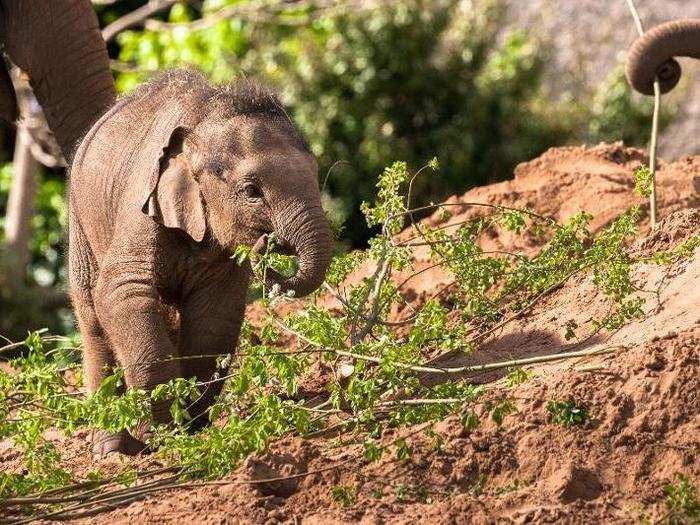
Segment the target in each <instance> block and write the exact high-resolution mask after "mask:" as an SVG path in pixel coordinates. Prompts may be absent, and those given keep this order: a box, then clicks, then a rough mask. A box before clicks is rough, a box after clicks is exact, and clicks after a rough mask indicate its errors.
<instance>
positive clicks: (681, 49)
mask: <svg viewBox="0 0 700 525" xmlns="http://www.w3.org/2000/svg"><path fill="white" fill-rule="evenodd" d="M673 57H692V58H700V19H685V20H673V21H671V22H666V23H664V24H661V25H658V26H656V27H654V28H652V29H650V30H649V31H647V32H646V33H644V35H642V36H640V37H639V38H638V39H637V40H636V41H635V42H634V44H632V46H631V47H630V50H629V54H628V58H627V65H626V67H625V74H626V75H627V81H628V82H629V84H630V85H631V86H632V87H633V88H634V89H635V90H637V91H639V92H640V93H643V94H644V95H653V94H654V80H655V79H656V78H658V79H659V86H660V88H661V92H662V93H668V92H669V91H671V90H672V89H673V88H674V87H675V86H676V84H678V81H679V80H680V78H681V66H680V64H678V62H677V61H676V60H674V58H673Z"/></svg>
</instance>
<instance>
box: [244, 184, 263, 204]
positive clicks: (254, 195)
mask: <svg viewBox="0 0 700 525" xmlns="http://www.w3.org/2000/svg"><path fill="white" fill-rule="evenodd" d="M243 193H244V194H245V196H246V197H247V198H248V199H251V200H258V199H262V196H263V195H262V190H260V188H259V187H258V186H257V185H255V184H253V183H252V182H249V183H247V184H246V185H245V186H243Z"/></svg>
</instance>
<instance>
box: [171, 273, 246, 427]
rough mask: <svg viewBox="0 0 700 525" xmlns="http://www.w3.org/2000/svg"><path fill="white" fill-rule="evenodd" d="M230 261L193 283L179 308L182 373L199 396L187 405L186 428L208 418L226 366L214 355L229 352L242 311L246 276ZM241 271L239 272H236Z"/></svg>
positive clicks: (219, 355)
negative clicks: (194, 380)
mask: <svg viewBox="0 0 700 525" xmlns="http://www.w3.org/2000/svg"><path fill="white" fill-rule="evenodd" d="M238 272H240V270H238V269H237V268H236V267H235V266H233V265H232V264H231V263H230V262H227V263H226V264H224V265H221V266H220V267H217V268H213V269H212V271H211V272H210V273H209V272H207V275H205V276H202V278H201V281H200V282H199V283H197V284H196V285H195V287H194V288H193V290H194V291H193V292H192V293H190V294H189V295H188V296H187V297H186V298H185V301H184V302H183V304H182V306H181V308H180V349H179V354H180V356H181V358H182V362H181V366H182V374H183V376H184V377H186V378H189V377H196V378H197V381H198V382H199V383H204V384H203V385H202V386H200V394H201V396H200V397H199V398H198V399H197V400H196V401H195V402H193V403H192V404H191V406H189V407H188V412H189V414H190V415H191V416H192V421H191V422H190V429H192V430H197V429H200V428H202V427H203V426H205V425H206V424H207V423H208V421H209V413H208V409H209V408H210V407H211V406H212V404H213V403H214V400H215V399H216V397H217V396H218V395H219V394H220V393H221V389H222V387H223V384H224V382H223V380H217V379H216V376H215V373H216V372H218V373H219V376H224V375H226V371H227V368H224V369H217V358H220V357H222V356H225V355H226V354H230V353H233V352H234V351H235V349H236V343H237V341H238V334H239V332H240V329H241V323H242V321H243V315H244V312H245V299H246V292H247V288H248V278H247V276H245V275H238ZM240 273H241V274H242V273H243V272H240Z"/></svg>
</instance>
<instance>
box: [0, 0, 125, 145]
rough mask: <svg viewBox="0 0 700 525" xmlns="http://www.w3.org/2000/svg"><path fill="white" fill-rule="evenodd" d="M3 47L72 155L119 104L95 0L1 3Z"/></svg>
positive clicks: (26, 0)
mask: <svg viewBox="0 0 700 525" xmlns="http://www.w3.org/2000/svg"><path fill="white" fill-rule="evenodd" d="M0 34H1V35H2V40H3V44H4V50H5V52H6V53H7V54H8V55H9V57H10V59H11V60H12V62H14V63H15V64H16V65H17V66H19V68H20V69H22V70H23V71H24V72H25V73H27V74H28V75H29V82H30V84H31V86H32V89H33V90H34V93H35V94H36V97H37V99H38V100H39V103H40V104H41V107H42V108H43V110H44V114H45V115H46V120H47V121H48V124H49V127H50V128H51V131H53V133H54V134H55V135H56V139H57V141H58V143H59V145H60V146H61V150H62V151H63V155H64V156H65V157H66V158H67V159H68V158H69V157H70V155H71V153H72V152H73V149H74V147H75V145H76V144H77V142H78V141H79V140H80V138H81V137H83V136H84V135H85V133H87V131H88V130H89V129H90V126H91V125H92V124H93V123H94V122H95V121H96V120H97V119H98V118H99V117H100V116H101V115H102V114H103V113H104V112H105V111H106V110H107V109H108V108H109V107H110V106H111V105H112V104H113V103H114V100H115V98H116V90H115V86H114V80H113V78H112V73H111V71H110V66H109V56H108V55H107V46H106V44H105V41H104V40H103V38H102V35H101V34H100V27H99V23H98V20H97V16H96V15H95V11H94V8H93V7H92V4H91V2H90V0H19V1H18V0H10V1H3V2H0Z"/></svg>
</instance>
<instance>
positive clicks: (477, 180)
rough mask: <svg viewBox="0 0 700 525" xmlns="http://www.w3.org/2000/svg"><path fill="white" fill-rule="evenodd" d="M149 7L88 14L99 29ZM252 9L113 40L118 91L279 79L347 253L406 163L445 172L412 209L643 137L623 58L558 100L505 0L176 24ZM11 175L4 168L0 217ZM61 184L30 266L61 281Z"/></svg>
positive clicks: (222, 0)
mask: <svg viewBox="0 0 700 525" xmlns="http://www.w3.org/2000/svg"><path fill="white" fill-rule="evenodd" d="M143 3H144V2H142V1H138V0H122V1H118V2H115V3H112V4H109V5H96V6H95V8H96V10H97V13H98V16H99V18H100V23H101V24H102V25H103V26H106V25H107V24H109V23H110V22H113V21H114V20H116V19H118V18H119V17H121V16H123V15H124V14H126V13H129V12H131V11H133V10H134V9H135V8H137V7H139V6H141V5H143ZM248 3H250V1H249V0H204V1H203V2H201V3H199V2H193V3H192V5H198V6H199V7H197V8H195V7H192V5H190V4H189V3H187V4H185V3H182V4H175V5H174V6H173V7H171V8H170V9H168V10H166V11H164V12H163V13H162V15H160V16H159V18H160V19H161V20H162V22H161V23H160V25H159V27H153V24H151V25H149V26H148V27H147V28H138V29H135V30H130V31H124V32H122V33H121V34H119V35H118V36H117V38H116V40H115V41H112V42H111V43H110V45H109V51H110V55H111V56H112V57H113V58H114V59H115V77H116V82H117V86H118V89H119V91H120V92H121V93H125V92H128V91H129V90H131V89H133V88H134V87H135V86H136V85H137V84H138V83H140V82H142V81H144V80H146V79H147V78H149V77H150V76H152V75H153V74H155V73H157V72H158V71H160V70H163V69H165V68H168V67H175V66H178V67H179V66H186V67H196V68H200V69H202V70H203V71H204V72H205V73H206V74H207V75H208V76H209V77H210V78H211V79H212V81H214V82H228V81H232V80H235V79H236V78H240V77H241V76H255V77H258V78H260V79H262V80H263V81H265V82H267V83H269V84H271V85H272V86H274V87H275V88H276V89H277V90H278V91H279V93H280V95H281V96H282V99H283V101H284V102H285V104H286V105H287V107H288V109H289V112H290V114H291V116H292V118H293V119H294V120H295V121H296V122H297V124H298V125H299V127H300V128H301V129H302V131H303V132H304V134H306V136H307V137H308V138H309V140H310V143H311V145H312V148H313V151H314V152H315V153H316V154H317V155H318V157H319V165H320V174H321V177H322V179H323V181H324V199H325V203H326V208H327V210H328V211H329V215H330V217H331V218H332V220H333V221H334V223H336V225H338V226H339V228H338V229H339V230H340V235H339V241H340V245H341V246H344V247H346V248H347V247H362V246H365V245H366V242H367V239H368V238H369V237H370V234H371V232H370V230H369V227H368V226H367V224H366V222H365V220H364V218H363V216H362V214H361V212H360V206H359V205H360V203H361V202H362V201H366V200H369V199H371V197H372V196H373V193H374V184H375V181H376V178H377V176H378V175H379V174H380V173H381V170H382V168H383V167H384V166H386V165H388V164H390V163H391V162H392V161H393V160H395V159H397V158H401V159H405V160H406V161H407V162H408V165H409V166H411V167H413V168H415V167H417V166H421V165H423V164H424V163H425V162H426V161H427V160H428V159H430V158H432V157H433V156H437V157H438V158H439V160H440V164H441V166H442V169H441V170H440V172H439V173H435V174H432V175H431V176H430V177H425V178H422V179H420V180H419V182H418V186H417V187H416V188H415V191H414V199H415V201H414V204H416V205H419V204H425V203H428V202H431V201H434V202H438V201H441V200H443V199H444V198H446V197H447V196H449V195H451V194H454V193H462V192H464V191H465V190H467V189H468V188H470V187H472V186H476V185H482V184H484V183H487V182H493V181H498V180H504V179H507V178H509V177H510V176H511V174H512V170H513V168H514V167H515V165H517V164H518V163H519V162H522V161H525V160H528V159H531V158H534V157H536V156H537V155H539V154H540V153H542V152H543V151H544V150H545V149H547V148H549V147H551V146H555V145H561V144H566V143H580V142H598V141H614V140H619V139H624V140H625V141H626V142H627V143H628V144H632V145H639V146H641V145H644V144H645V143H646V141H647V134H648V131H647V130H648V128H649V124H650V115H651V109H650V104H651V103H650V102H649V101H648V100H642V99H641V98H639V97H637V96H635V95H632V93H631V90H630V89H629V88H628V87H627V85H626V83H625V81H624V76H623V74H622V69H621V68H618V69H615V70H613V71H611V72H610V75H609V78H608V80H607V81H606V82H604V83H603V84H602V85H601V86H600V87H599V89H597V90H596V91H595V92H592V93H589V94H588V95H587V96H585V97H583V98H578V99H577V100H571V97H569V96H567V94H564V95H562V96H559V97H557V98H555V97H553V96H552V95H551V94H550V91H549V87H550V86H547V85H545V83H544V80H543V74H542V73H543V68H544V66H545V65H546V63H547V61H548V60H549V57H550V49H549V48H548V42H547V35H538V36H537V37H535V36H533V35H531V34H528V33H526V32H525V31H524V30H521V29H517V28H512V27H507V26H506V23H505V17H504V4H503V3H502V1H500V0H481V1H479V2H468V1H464V0H402V1H401V2H378V3H377V4H376V6H375V7H373V8H371V9H368V10H362V9H352V8H346V9H335V10H329V9H326V10H323V9H320V8H317V9H315V8H314V5H315V3H313V2H312V3H309V4H301V3H300V4H294V5H295V6H296V7H292V8H290V7H287V8H285V9H286V10H280V9H277V10H259V11H256V12H255V13H254V15H255V16H252V15H251V14H250V13H251V11H250V10H249V11H242V14H241V15H240V16H238V17H236V16H234V17H231V18H224V19H221V20H218V21H215V22H213V23H207V24H205V26H204V27H203V28H201V29H197V28H195V27H193V26H191V25H182V24H188V23H191V22H193V21H195V22H196V21H198V20H202V19H209V18H210V17H212V15H215V14H216V13H217V12H219V11H220V10H221V9H222V8H231V7H237V6H240V7H241V8H243V7H245V4H248ZM267 4H271V3H270V2H267ZM267 4H266V5H267ZM272 4H274V3H272ZM272 4H271V5H272ZM321 4H322V3H321ZM321 4H319V5H321ZM277 5H279V4H277ZM156 18H158V17H156ZM213 19H214V20H215V18H213ZM163 22H169V23H170V24H164V23H163ZM174 23H180V24H181V25H173V24H174ZM163 26H167V27H163ZM669 115H670V113H667V115H666V117H665V121H666V122H667V121H668V120H669V118H670V116H669ZM9 176H10V167H9V166H8V165H5V168H4V169H3V171H2V174H1V175H0V215H3V214H4V205H5V202H6V199H7V189H8V184H9ZM64 180H65V174H64V173H63V172H62V171H56V170H45V171H44V175H43V178H42V181H41V192H40V197H39V201H40V202H39V204H38V207H37V213H36V219H35V226H36V227H37V229H36V234H35V239H34V243H33V262H32V264H31V266H30V268H29V272H28V273H29V278H30V280H31V281H34V282H37V283H39V284H41V285H44V286H59V287H60V286H63V284H64V278H63V274H64V273H65V271H64V268H63V266H64V256H63V252H64V251H63V243H64V239H65V237H64V230H65V214H64V210H65V206H64V202H63V192H64ZM54 321H56V319H54ZM8 322H9V321H8ZM4 324H8V323H4ZM10 325H11V326H9V327H8V326H1V327H0V329H2V330H3V333H7V330H8V329H11V328H12V325H15V322H14V321H12V322H11V323H10ZM55 325H56V322H54V323H53V325H52V326H55ZM33 326H36V324H33ZM13 331H14V330H13ZM20 331H21V332H23V331H24V326H22V327H21V330H20Z"/></svg>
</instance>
